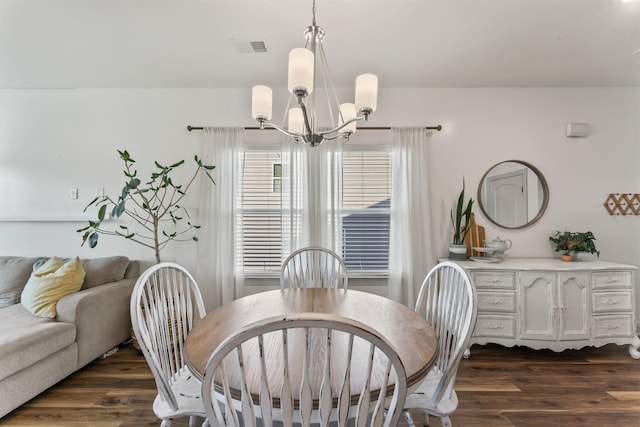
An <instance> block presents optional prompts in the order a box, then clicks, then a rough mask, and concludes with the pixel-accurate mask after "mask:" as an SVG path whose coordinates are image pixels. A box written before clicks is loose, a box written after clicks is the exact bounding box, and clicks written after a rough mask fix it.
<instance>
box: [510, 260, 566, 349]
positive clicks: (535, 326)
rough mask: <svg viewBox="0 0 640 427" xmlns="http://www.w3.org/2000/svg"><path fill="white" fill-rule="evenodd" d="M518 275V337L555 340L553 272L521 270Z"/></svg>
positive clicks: (554, 287)
mask: <svg viewBox="0 0 640 427" xmlns="http://www.w3.org/2000/svg"><path fill="white" fill-rule="evenodd" d="M519 276H520V286H519V287H518V292H519V293H520V314H521V316H520V319H519V321H520V325H519V326H520V338H521V339H530V340H554V341H555V340H556V338H557V333H556V327H555V322H556V320H555V312H556V310H555V307H556V292H555V289H556V286H555V274H553V273H546V272H521V273H520V275H519Z"/></svg>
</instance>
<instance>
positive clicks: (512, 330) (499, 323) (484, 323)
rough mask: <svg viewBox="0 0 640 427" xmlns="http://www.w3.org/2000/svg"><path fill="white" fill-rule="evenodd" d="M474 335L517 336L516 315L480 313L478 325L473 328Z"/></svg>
mask: <svg viewBox="0 0 640 427" xmlns="http://www.w3.org/2000/svg"><path fill="white" fill-rule="evenodd" d="M473 336H474V337H501V338H515V337H516V318H515V316H498V315H496V316H492V315H486V314H480V315H478V319H477V320H476V327H475V329H474V330H473Z"/></svg>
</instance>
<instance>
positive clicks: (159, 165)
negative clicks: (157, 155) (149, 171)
mask: <svg viewBox="0 0 640 427" xmlns="http://www.w3.org/2000/svg"><path fill="white" fill-rule="evenodd" d="M155 163H156V167H157V168H158V169H164V166H162V165H161V164H160V163H158V161H157V160H156V161H155Z"/></svg>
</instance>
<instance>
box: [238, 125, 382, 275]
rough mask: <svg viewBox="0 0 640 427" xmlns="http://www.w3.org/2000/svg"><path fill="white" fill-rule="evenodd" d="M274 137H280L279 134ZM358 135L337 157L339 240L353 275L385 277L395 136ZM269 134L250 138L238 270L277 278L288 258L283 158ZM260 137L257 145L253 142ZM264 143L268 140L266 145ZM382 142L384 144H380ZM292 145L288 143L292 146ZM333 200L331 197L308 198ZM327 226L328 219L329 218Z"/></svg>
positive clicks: (240, 226)
mask: <svg viewBox="0 0 640 427" xmlns="http://www.w3.org/2000/svg"><path fill="white" fill-rule="evenodd" d="M274 133H275V132H274ZM362 133H363V135H361V133H360V132H359V133H358V134H357V135H356V137H357V139H356V137H354V138H352V141H350V142H349V143H348V144H345V145H344V149H343V152H342V154H341V155H340V156H337V158H338V160H339V162H340V163H341V164H340V165H339V167H337V168H330V167H328V169H327V170H337V171H340V172H336V173H341V177H339V178H341V179H338V180H337V182H341V188H340V191H338V193H339V194H341V196H342V200H341V201H340V202H339V203H338V204H339V205H340V204H341V206H342V211H341V212H340V219H341V221H340V226H341V229H340V230H339V232H338V236H339V237H338V238H339V239H341V242H339V245H341V248H340V250H339V251H338V252H341V253H340V254H341V255H342V257H343V259H344V261H345V264H346V265H347V268H348V269H349V271H350V273H352V274H354V275H357V274H369V273H371V274H386V271H387V266H388V253H389V215H390V200H391V199H390V197H391V159H390V151H389V146H390V143H389V142H390V139H391V137H390V134H389V133H387V132H380V131H377V132H373V131H368V132H362ZM269 134H270V132H269V133H267V132H256V133H255V135H254V134H253V133H252V135H250V136H249V138H248V141H249V143H248V144H246V148H245V152H244V154H243V155H244V161H243V179H242V192H241V194H240V197H239V199H238V202H239V205H240V206H239V207H240V209H239V212H240V214H239V217H238V221H237V224H238V230H239V233H238V239H239V243H240V244H239V245H238V247H239V250H241V251H242V254H241V256H240V257H239V259H240V260H242V261H241V262H242V265H241V266H239V267H240V268H242V269H243V270H244V272H245V273H248V274H258V275H261V274H264V273H277V272H279V271H280V265H281V262H282V259H283V244H282V238H283V233H282V226H283V213H282V202H283V198H282V191H283V183H282V179H283V176H282V174H283V159H282V155H281V152H280V150H279V144H275V143H271V144H270V143H269V141H268V138H273V135H269ZM253 138H256V141H255V142H254V143H251V140H252V139H253ZM265 139H267V140H266V141H265ZM381 139H382V141H381ZM287 143H288V142H287ZM309 197H328V195H324V196H320V195H309ZM327 221H328V219H327Z"/></svg>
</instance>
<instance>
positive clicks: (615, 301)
mask: <svg viewBox="0 0 640 427" xmlns="http://www.w3.org/2000/svg"><path fill="white" fill-rule="evenodd" d="M602 303H603V304H606V305H618V304H620V300H619V299H617V298H605V299H603V300H602Z"/></svg>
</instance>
